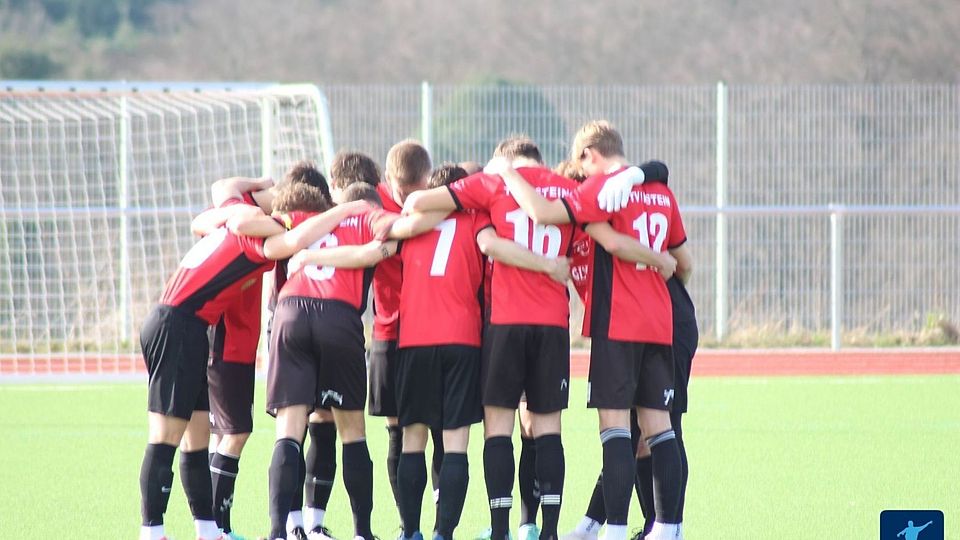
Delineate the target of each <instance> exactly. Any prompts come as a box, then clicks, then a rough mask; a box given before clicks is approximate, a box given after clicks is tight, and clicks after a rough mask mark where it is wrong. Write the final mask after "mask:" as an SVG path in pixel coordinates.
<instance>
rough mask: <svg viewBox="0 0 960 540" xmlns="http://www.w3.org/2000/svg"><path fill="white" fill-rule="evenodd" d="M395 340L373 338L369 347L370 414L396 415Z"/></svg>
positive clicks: (397, 354)
mask: <svg viewBox="0 0 960 540" xmlns="http://www.w3.org/2000/svg"><path fill="white" fill-rule="evenodd" d="M398 357H399V353H398V351H397V341H396V340H391V341H382V340H379V339H377V340H374V341H373V346H371V347H370V407H369V409H368V412H369V413H370V416H387V417H396V416H397V393H396V392H397V390H396V389H397V359H398Z"/></svg>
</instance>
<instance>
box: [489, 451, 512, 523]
mask: <svg viewBox="0 0 960 540" xmlns="http://www.w3.org/2000/svg"><path fill="white" fill-rule="evenodd" d="M513 475H514V472H513V441H512V440H510V437H490V438H489V439H487V440H486V442H484V444H483V477H484V480H485V481H486V484H487V499H488V501H489V502H490V529H491V536H490V538H491V540H504V538H506V537H507V534H508V533H509V531H510V507H511V506H513V496H512V494H513Z"/></svg>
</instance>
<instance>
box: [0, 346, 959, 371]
mask: <svg viewBox="0 0 960 540" xmlns="http://www.w3.org/2000/svg"><path fill="white" fill-rule="evenodd" d="M589 356H590V355H589V352H588V351H580V350H577V351H573V353H572V354H571V365H570V372H571V374H572V375H573V376H575V377H577V376H585V375H586V374H587V370H588V367H589V364H590V359H589ZM144 371H145V370H144V367H143V361H142V360H141V359H140V357H139V355H129V354H123V355H119V354H110V355H100V356H85V357H80V356H72V357H71V356H69V355H48V356H34V357H29V356H0V376H14V375H47V374H50V375H74V374H84V373H91V374H97V373H101V374H134V373H143V372H144ZM941 373H960V349H876V350H867V349H859V350H849V351H840V352H834V351H824V350H804V349H794V350H722V349H720V350H718V349H713V350H701V351H699V352H698V353H697V356H696V357H695V358H694V360H693V375H694V376H695V377H725V376H794V375H907V374H916V375H922V374H941Z"/></svg>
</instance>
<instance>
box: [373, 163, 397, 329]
mask: <svg viewBox="0 0 960 540" xmlns="http://www.w3.org/2000/svg"><path fill="white" fill-rule="evenodd" d="M377 193H378V194H379V195H380V200H381V201H382V203H383V209H384V210H386V211H387V212H393V213H397V214H399V213H400V211H401V210H403V208H401V207H400V205H399V204H397V202H396V201H395V200H394V199H393V194H392V193H390V189H389V187H388V186H387V184H386V182H380V184H378V185H377ZM400 274H401V270H400V257H396V256H395V257H390V258H389V259H385V260H383V261H381V262H380V263H379V264H378V265H377V268H376V270H374V272H373V337H374V339H378V340H382V341H394V340H396V339H398V337H399V330H398V326H399V323H400V285H401V277H400Z"/></svg>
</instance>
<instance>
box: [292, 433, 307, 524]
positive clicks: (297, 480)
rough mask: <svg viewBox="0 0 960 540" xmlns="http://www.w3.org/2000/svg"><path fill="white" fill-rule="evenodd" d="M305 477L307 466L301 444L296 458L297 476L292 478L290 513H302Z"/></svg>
mask: <svg viewBox="0 0 960 540" xmlns="http://www.w3.org/2000/svg"><path fill="white" fill-rule="evenodd" d="M306 476H307V464H306V461H305V458H304V455H303V443H300V455H299V456H297V474H296V476H294V477H293V496H292V497H291V498H290V511H291V512H302V511H303V492H304V484H305V482H306Z"/></svg>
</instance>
